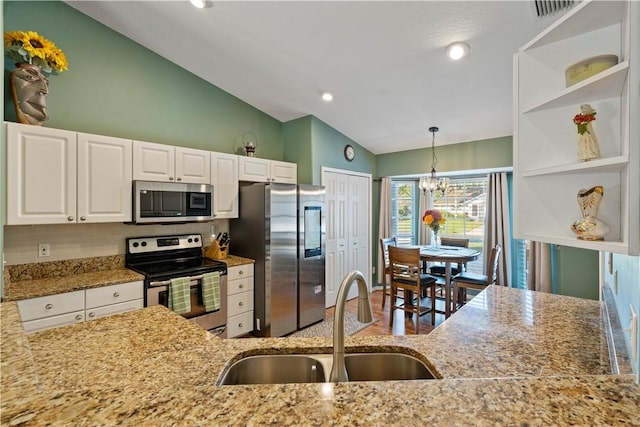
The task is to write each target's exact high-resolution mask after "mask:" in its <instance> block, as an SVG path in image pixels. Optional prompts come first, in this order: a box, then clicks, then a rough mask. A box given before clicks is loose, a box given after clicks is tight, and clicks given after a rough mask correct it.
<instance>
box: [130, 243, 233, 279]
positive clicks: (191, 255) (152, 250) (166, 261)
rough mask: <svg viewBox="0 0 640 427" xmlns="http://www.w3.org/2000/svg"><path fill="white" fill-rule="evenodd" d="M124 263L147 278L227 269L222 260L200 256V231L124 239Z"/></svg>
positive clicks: (193, 274) (192, 274) (173, 276)
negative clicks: (125, 240)
mask: <svg viewBox="0 0 640 427" xmlns="http://www.w3.org/2000/svg"><path fill="white" fill-rule="evenodd" d="M125 265H126V267H127V268H130V269H132V270H134V271H137V272H139V273H141V274H144V275H145V278H146V279H147V280H151V279H154V280H160V279H168V278H175V277H182V276H195V275H199V274H203V273H207V272H212V271H219V272H221V273H222V274H225V273H226V271H227V265H226V264H225V263H224V262H221V261H215V260H211V259H208V258H204V257H202V236H201V235H200V234H188V235H176V236H155V237H135V238H128V239H127V253H126V255H125Z"/></svg>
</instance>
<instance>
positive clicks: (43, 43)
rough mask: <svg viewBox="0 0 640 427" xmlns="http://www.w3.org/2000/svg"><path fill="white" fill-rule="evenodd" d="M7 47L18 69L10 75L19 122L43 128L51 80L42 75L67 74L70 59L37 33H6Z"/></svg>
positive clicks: (46, 117)
mask: <svg viewBox="0 0 640 427" xmlns="http://www.w3.org/2000/svg"><path fill="white" fill-rule="evenodd" d="M4 44H5V47H6V52H7V55H8V56H9V57H10V58H11V59H12V60H13V61H15V63H16V67H17V68H16V69H15V70H13V71H12V72H11V73H9V84H10V87H11V95H12V97H13V105H14V107H15V109H16V116H17V119H18V122H19V123H25V124H32V125H41V124H42V123H43V122H44V121H45V120H47V119H48V118H49V116H48V115H47V111H46V110H47V99H46V96H47V95H48V94H49V80H48V79H47V78H46V77H45V76H44V75H43V73H52V72H53V71H57V72H60V73H61V72H63V71H66V70H67V69H68V62H67V57H66V56H65V54H64V53H63V52H62V50H61V49H60V48H58V47H57V46H56V45H55V44H54V43H53V42H52V41H50V40H47V39H46V38H44V37H42V36H41V35H39V34H38V33H36V32H35V31H7V32H5V33H4Z"/></svg>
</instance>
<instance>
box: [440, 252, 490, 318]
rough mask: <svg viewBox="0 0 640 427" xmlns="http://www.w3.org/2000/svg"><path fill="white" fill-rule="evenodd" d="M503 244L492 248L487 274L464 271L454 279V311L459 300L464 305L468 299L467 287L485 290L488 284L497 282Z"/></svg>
mask: <svg viewBox="0 0 640 427" xmlns="http://www.w3.org/2000/svg"><path fill="white" fill-rule="evenodd" d="M501 252H502V246H500V245H496V246H495V247H493V248H491V255H490V257H489V264H488V270H487V274H477V273H469V272H463V273H460V274H459V275H457V276H455V277H454V278H453V279H452V280H453V297H454V298H455V299H456V300H457V301H456V302H454V304H453V311H456V310H457V306H458V302H459V303H460V305H461V306H462V305H464V304H465V303H466V300H467V289H477V290H483V289H485V288H486V287H487V286H489V285H492V284H494V283H496V280H497V279H498V261H499V260H500V253H501Z"/></svg>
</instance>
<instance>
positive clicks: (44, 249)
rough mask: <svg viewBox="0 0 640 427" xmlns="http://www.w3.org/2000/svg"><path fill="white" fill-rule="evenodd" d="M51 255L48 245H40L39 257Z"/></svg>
mask: <svg viewBox="0 0 640 427" xmlns="http://www.w3.org/2000/svg"><path fill="white" fill-rule="evenodd" d="M50 254H51V247H50V246H49V244H48V243H38V257H45V256H49V255H50Z"/></svg>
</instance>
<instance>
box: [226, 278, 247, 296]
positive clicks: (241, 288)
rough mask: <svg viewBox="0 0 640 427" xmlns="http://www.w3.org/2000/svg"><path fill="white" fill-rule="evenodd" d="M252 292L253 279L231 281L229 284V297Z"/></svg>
mask: <svg viewBox="0 0 640 427" xmlns="http://www.w3.org/2000/svg"><path fill="white" fill-rule="evenodd" d="M252 290H253V277H245V278H243V279H237V280H229V281H228V282H227V295H233V294H237V293H239V292H247V291H252Z"/></svg>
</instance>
